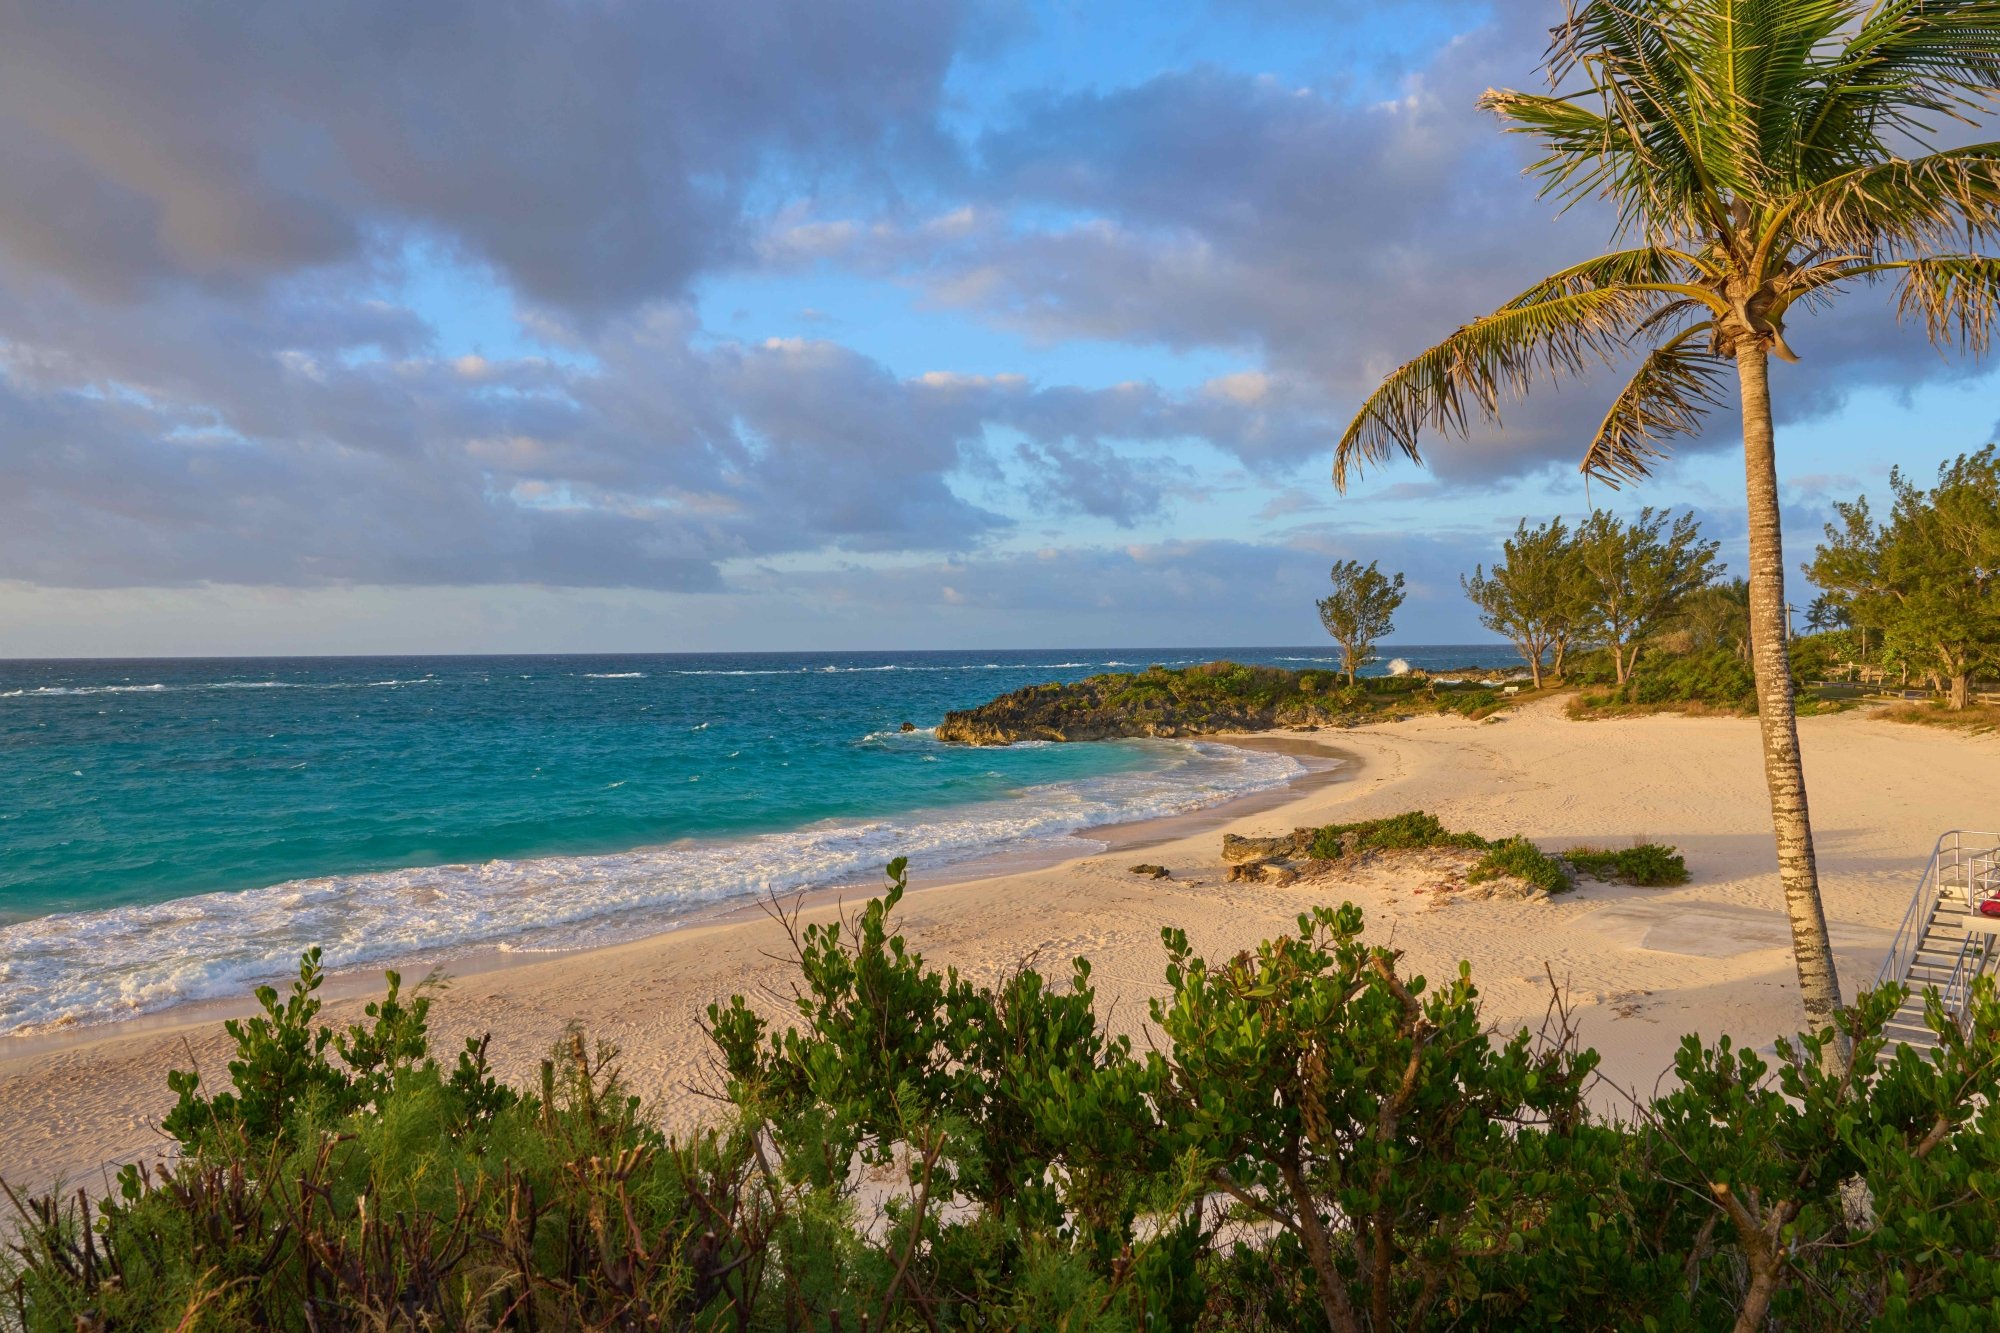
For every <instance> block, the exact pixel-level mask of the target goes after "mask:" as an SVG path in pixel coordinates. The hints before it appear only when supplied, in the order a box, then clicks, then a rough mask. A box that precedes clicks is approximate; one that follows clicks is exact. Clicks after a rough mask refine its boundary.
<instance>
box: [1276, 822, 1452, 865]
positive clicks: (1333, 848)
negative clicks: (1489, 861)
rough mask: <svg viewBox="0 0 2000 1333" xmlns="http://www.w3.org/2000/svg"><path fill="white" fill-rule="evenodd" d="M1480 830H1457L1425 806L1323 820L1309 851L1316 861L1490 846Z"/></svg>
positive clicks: (1308, 841) (1307, 845) (1311, 837)
mask: <svg viewBox="0 0 2000 1333" xmlns="http://www.w3.org/2000/svg"><path fill="white" fill-rule="evenodd" d="M1489 845H1490V844H1489V843H1488V842H1487V841H1486V839H1484V838H1482V837H1480V836H1479V835H1478V834H1477V833H1453V832H1452V831H1451V830H1450V829H1448V828H1446V827H1445V826H1444V821H1443V820H1441V819H1439V818H1438V817H1437V816H1436V815H1433V814H1430V813H1428V812H1426V811H1423V810H1407V811H1405V812H1403V813H1402V814H1400V815H1390V816H1389V817H1388V818H1386V819H1364V820H1361V821H1359V822H1357V823H1353V824H1323V825H1321V826H1320V827H1319V828H1316V829H1314V830H1312V834H1311V836H1310V837H1309V838H1308V839H1307V840H1306V855H1307V856H1310V857H1312V858H1313V859H1314V860H1316V861H1338V860H1340V859H1341V858H1342V857H1347V856H1358V855H1360V854H1361V853H1363V852H1386V851H1407V850H1409V849H1412V848H1417V847H1466V848H1481V847H1486V846H1489Z"/></svg>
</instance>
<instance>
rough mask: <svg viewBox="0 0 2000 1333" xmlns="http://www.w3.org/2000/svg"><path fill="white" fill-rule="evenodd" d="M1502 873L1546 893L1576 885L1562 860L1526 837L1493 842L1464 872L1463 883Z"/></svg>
mask: <svg viewBox="0 0 2000 1333" xmlns="http://www.w3.org/2000/svg"><path fill="white" fill-rule="evenodd" d="M1503 876H1511V877H1513V878H1514V879H1518V880H1522V881H1524V882H1525V883H1528V884H1532V885H1534V886H1535V887H1536V888H1538V889H1541V890H1544V891H1545V892H1548V893H1567V892H1569V890H1570V889H1572V888H1574V887H1576V886H1575V885H1574V884H1572V883H1571V882H1570V878H1569V872H1568V871H1566V870H1564V869H1563V867H1562V862H1560V861H1558V860H1556V859H1555V858H1554V857H1552V856H1550V855H1549V854H1548V853H1547V852H1545V851H1543V850H1542V849H1541V848H1539V847H1537V846H1535V844H1534V843H1532V842H1529V841H1528V840H1527V839H1526V838H1506V839H1503V840H1502V841H1500V842H1496V843H1494V844H1492V847H1491V850H1489V851H1488V852H1487V853H1486V855H1484V856H1482V857H1480V858H1479V859H1478V860H1477V861H1475V862H1474V863H1473V866H1472V869H1471V870H1468V871H1467V872H1466V874H1465V882H1466V883H1468V884H1479V883H1482V882H1484V881H1486V880H1490V879H1500V878H1502V877H1503Z"/></svg>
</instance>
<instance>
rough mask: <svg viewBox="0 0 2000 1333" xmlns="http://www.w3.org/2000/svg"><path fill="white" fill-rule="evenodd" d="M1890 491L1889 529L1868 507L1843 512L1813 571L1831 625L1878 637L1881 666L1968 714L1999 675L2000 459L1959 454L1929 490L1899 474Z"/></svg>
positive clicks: (1989, 453) (1990, 451)
mask: <svg viewBox="0 0 2000 1333" xmlns="http://www.w3.org/2000/svg"><path fill="white" fill-rule="evenodd" d="M1889 484H1890V487H1891V488H1892V490H1893V491H1894V492H1895V497H1896V498H1895V505H1894V508H1893V509H1892V510H1891V512H1890V515H1889V519H1888V521H1887V522H1885V523H1881V524H1877V523H1876V522H1875V520H1874V517H1873V515H1872V514H1871V512H1870V511H1869V508H1868V501H1867V499H1866V497H1863V498H1860V499H1857V500H1855V501H1854V502H1853V503H1852V504H1841V505H1836V506H1835V507H1834V508H1835V512H1836V514H1837V515H1838V518H1839V522H1838V523H1837V524H1835V523H1829V524H1827V527H1826V542H1825V544H1824V545H1822V546H1821V547H1820V548H1819V551H1818V552H1817V553H1816V554H1815V555H1814V557H1813V561H1812V563H1811V564H1810V565H1808V566H1807V571H1808V572H1809V573H1810V574H1811V575H1812V579H1813V582H1815V583H1817V584H1819V585H1820V587H1822V588H1825V589H1826V590H1827V597H1828V598H1829V599H1831V601H1832V604H1833V605H1832V606H1831V607H1830V608H1829V609H1828V610H1827V611H1826V613H1825V617H1826V618H1828V619H1832V618H1836V617H1837V618H1839V619H1844V620H1846V621H1848V622H1849V623H1851V624H1852V625H1854V626H1856V627H1857V628H1859V629H1860V630H1861V631H1862V632H1863V633H1866V632H1867V631H1869V630H1874V631H1876V632H1877V635H1878V639H1877V643H1878V645H1879V649H1880V651H1879V653H1878V654H1877V658H1876V663H1875V665H1876V666H1878V667H1880V668H1886V669H1888V670H1893V671H1899V672H1905V673H1908V672H1914V673H1915V674H1916V675H1917V677H1918V679H1921V680H1929V681H1935V682H1938V683H1939V684H1941V685H1943V686H1945V687H1946V698H1947V700H1948V702H1949V705H1950V707H1952V708H1954V709H1962V708H1965V707H1967V706H1969V705H1970V704H1971V703H1972V680H1973V677H1974V676H1975V675H1976V674H1978V673H1980V672H1990V671H1993V670H1996V669H2000V456H1996V454H1995V451H1994V446H1992V445H1990V444H1989V445H1987V446H1986V447H1985V448H1984V449H1982V450H1980V451H1979V452H1978V453H1976V454H1961V455H1959V456H1958V457H1957V458H1956V459H1954V460H1952V461H1951V462H1949V463H1946V464H1944V465H1943V466H1941V467H1940V468H1939V469H1938V480H1937V485H1935V486H1933V487H1932V488H1931V489H1929V490H1923V489H1920V488H1918V487H1917V486H1914V485H1912V484H1911V483H1910V481H1909V480H1908V479H1907V478H1905V477H1904V475H1903V474H1902V472H1901V471H1900V470H1894V469H1892V470H1891V471H1890V473H1889Z"/></svg>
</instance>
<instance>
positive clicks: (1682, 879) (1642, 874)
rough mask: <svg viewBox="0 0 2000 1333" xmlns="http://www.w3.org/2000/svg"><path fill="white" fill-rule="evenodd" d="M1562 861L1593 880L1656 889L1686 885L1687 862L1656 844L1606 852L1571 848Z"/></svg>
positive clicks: (1564, 854) (1603, 850) (1673, 852)
mask: <svg viewBox="0 0 2000 1333" xmlns="http://www.w3.org/2000/svg"><path fill="white" fill-rule="evenodd" d="M1562 857H1563V859H1564V860H1565V861H1568V862H1569V863H1570V864H1571V865H1572V866H1575V867H1576V868H1577V869H1578V870H1580V871H1582V872H1583V873H1584V874H1587V875H1590V876H1592V877H1593V878H1596V879H1606V880H1613V881H1615V882H1617V883H1620V884H1638V885H1642V886H1644V887H1647V888H1658V887H1660V886H1663V885H1668V884H1685V883H1687V878H1688V870H1687V862H1685V861H1683V860H1682V859H1681V854H1680V853H1679V852H1677V851H1675V850H1674V849H1673V848H1671V847H1663V846H1661V845H1660V844H1659V843H1657V842H1645V843H1640V844H1639V845H1637V846H1635V847H1625V848H1621V849H1619V850H1617V851H1610V850H1606V849H1604V848H1599V847H1572V848H1570V849H1569V850H1568V851H1566V852H1564V853H1563V854H1562Z"/></svg>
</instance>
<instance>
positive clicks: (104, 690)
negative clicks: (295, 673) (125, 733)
mask: <svg viewBox="0 0 2000 1333" xmlns="http://www.w3.org/2000/svg"><path fill="white" fill-rule="evenodd" d="M436 681H437V677H435V676H422V677H418V678H415V679H411V680H367V681H360V680H198V681H190V682H188V683H187V684H184V685H168V684H165V683H154V684H150V685H42V686H39V687H37V688H35V689H27V688H25V687H23V688H21V689H18V690H0V699H20V698H59V697H63V696H68V695H83V694H183V693H187V692H190V691H195V690H359V689H375V688H378V687H380V686H385V685H430V684H435V683H436Z"/></svg>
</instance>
